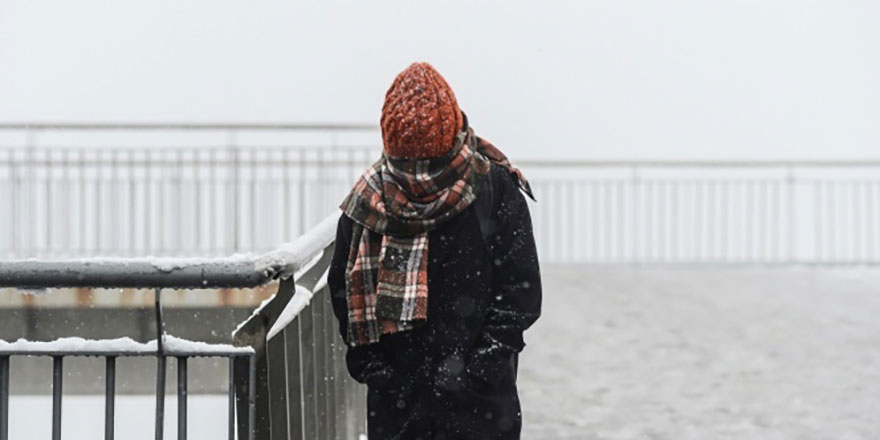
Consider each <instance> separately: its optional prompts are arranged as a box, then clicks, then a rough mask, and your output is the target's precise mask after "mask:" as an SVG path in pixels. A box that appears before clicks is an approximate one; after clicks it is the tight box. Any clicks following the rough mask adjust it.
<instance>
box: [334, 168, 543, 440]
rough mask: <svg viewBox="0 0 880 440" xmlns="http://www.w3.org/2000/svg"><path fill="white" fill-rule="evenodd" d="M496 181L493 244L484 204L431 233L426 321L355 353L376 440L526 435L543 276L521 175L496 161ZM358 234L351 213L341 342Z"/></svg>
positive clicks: (339, 269) (344, 221) (353, 365)
mask: <svg viewBox="0 0 880 440" xmlns="http://www.w3.org/2000/svg"><path fill="white" fill-rule="evenodd" d="M488 184H490V185H492V189H493V192H494V194H493V195H492V197H491V200H492V201H493V202H494V206H493V207H491V210H489V211H487V212H489V213H491V212H494V213H495V214H496V216H495V218H494V221H495V222H496V227H495V234H494V235H493V236H492V237H491V238H489V237H484V236H483V234H482V233H481V229H480V225H479V223H478V213H477V211H478V210H477V208H476V206H475V205H476V203H475V204H472V205H471V206H470V207H468V208H467V209H466V210H464V211H463V212H462V213H461V214H459V215H458V216H456V217H455V218H453V219H451V220H449V221H447V222H446V223H444V224H442V225H441V226H440V227H438V228H437V229H435V230H433V231H431V232H430V233H429V236H428V243H429V246H428V319H427V323H426V324H424V325H422V326H420V327H417V328H415V329H413V330H410V331H404V332H399V333H394V334H389V335H383V336H382V337H381V339H380V341H379V342H377V343H374V344H369V345H363V346H356V347H349V348H348V353H347V356H346V360H347V364H348V370H349V372H350V374H351V375H352V377H354V379H355V380H357V381H358V382H361V383H366V384H367V385H368V394H367V407H368V414H369V416H368V423H367V425H368V433H369V438H370V440H392V439H393V440H419V439H421V440H429V439H430V440H435V439H444V440H454V439H461V440H464V439H468V440H471V439H472V440H477V439H479V440H486V439H518V438H519V432H520V427H521V424H522V422H521V420H522V418H521V413H520V405H519V399H518V396H517V389H516V368H517V367H516V365H517V354H518V353H519V352H520V351H521V350H522V349H523V347H524V346H525V344H524V342H523V331H524V330H525V329H526V328H528V327H529V326H530V325H531V324H532V323H534V322H535V320H536V319H538V316H539V315H540V308H541V277H540V273H539V269H538V258H537V252H536V249H535V241H534V237H533V235H532V225H531V219H530V217H529V211H528V206H527V205H526V201H525V198H524V197H523V195H522V194H521V193H520V191H519V190H518V188H517V185H516V182H515V180H514V178H513V176H512V175H510V174H509V173H508V172H507V171H506V170H505V169H504V168H501V167H500V166H497V165H495V164H493V165H492V170H491V171H490V173H489V181H488ZM478 196H479V195H478ZM487 200H488V199H487ZM351 232H352V220H351V219H349V218H348V217H346V216H345V215H343V216H342V218H340V219H339V226H338V229H337V236H336V248H335V252H334V255H333V260H332V262H331V265H330V271H329V274H328V284H329V287H330V291H331V296H332V302H333V309H334V312H335V314H336V317H337V319H338V320H339V330H340V333H341V334H342V335H343V337H345V335H346V334H347V319H348V307H347V302H346V294H345V270H346V263H347V258H348V253H349V246H350V245H351Z"/></svg>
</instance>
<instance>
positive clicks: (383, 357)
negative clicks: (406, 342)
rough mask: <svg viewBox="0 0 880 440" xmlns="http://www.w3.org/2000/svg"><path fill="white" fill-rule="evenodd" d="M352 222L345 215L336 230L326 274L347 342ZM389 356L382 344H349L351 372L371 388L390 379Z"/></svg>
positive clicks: (332, 299) (343, 336)
mask: <svg viewBox="0 0 880 440" xmlns="http://www.w3.org/2000/svg"><path fill="white" fill-rule="evenodd" d="M352 223H353V222H352V220H351V219H349V218H348V217H346V216H345V215H344V214H343V215H342V216H341V217H340V219H339V223H338V225H337V227H336V244H335V246H334V249H333V258H332V259H331V260H330V269H329V271H328V273H327V285H328V287H329V288H330V298H331V302H332V304H333V313H334V314H335V315H336V319H337V320H338V321H339V334H341V335H342V339H343V340H346V339H347V336H348V300H347V296H346V293H345V271H346V270H347V266H348V253H349V248H350V247H351V229H352ZM387 359H388V356H387V354H386V353H385V352H384V350H383V349H382V346H381V345H380V344H378V343H377V344H369V345H359V346H354V347H352V346H350V345H347V352H346V355H345V361H346V364H347V366H348V372H349V374H351V377H353V378H354V379H355V380H356V381H358V382H360V383H366V384H368V385H370V386H381V385H383V384H384V383H385V382H387V381H388V379H390V378H391V373H392V370H391V366H390V364H389V363H388V362H387Z"/></svg>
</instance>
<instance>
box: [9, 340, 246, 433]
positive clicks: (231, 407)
mask: <svg viewBox="0 0 880 440" xmlns="http://www.w3.org/2000/svg"><path fill="white" fill-rule="evenodd" d="M227 393H228V394H229V404H228V405H229V408H228V409H227V410H228V412H229V414H228V415H227V417H228V419H227V425H228V430H229V434H228V437H229V439H228V440H235V358H234V357H231V356H230V357H229V390H228V392H227ZM0 440H2V439H0Z"/></svg>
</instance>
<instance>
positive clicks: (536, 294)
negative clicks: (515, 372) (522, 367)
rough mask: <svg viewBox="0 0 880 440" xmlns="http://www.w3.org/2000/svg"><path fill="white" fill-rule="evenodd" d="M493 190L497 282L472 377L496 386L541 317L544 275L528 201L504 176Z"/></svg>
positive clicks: (492, 247) (470, 368) (473, 359)
mask: <svg viewBox="0 0 880 440" xmlns="http://www.w3.org/2000/svg"><path fill="white" fill-rule="evenodd" d="M503 174H504V175H503V176H497V177H498V179H497V180H499V181H501V184H499V185H497V186H495V188H496V194H497V196H496V197H497V198H498V199H499V200H498V201H497V202H496V209H497V217H496V221H497V224H498V228H497V231H496V235H495V236H494V237H493V238H492V240H491V241H490V246H489V251H490V252H489V253H490V256H491V258H493V263H494V270H493V272H494V273H493V282H492V292H491V295H492V296H491V299H490V303H489V307H488V308H487V312H486V318H485V322H484V327H483V332H482V333H481V336H480V339H479V340H478V341H477V343H476V346H475V347H474V349H473V350H472V352H471V360H470V361H469V362H468V367H467V370H468V373H470V374H471V375H474V376H476V377H477V378H479V379H481V380H483V381H485V382H487V383H489V384H496V383H497V380H499V378H500V377H501V376H502V375H503V372H504V370H505V369H506V368H509V366H510V363H511V362H512V360H513V359H512V357H513V356H514V355H515V354H516V353H519V352H520V351H522V349H523V348H524V347H525V342H524V341H523V332H524V331H525V330H526V329H527V328H529V326H531V325H532V324H533V323H534V322H535V321H536V320H537V319H538V317H539V316H540V315H541V274H540V269H539V266H538V252H537V248H536V246H535V238H534V235H533V233H532V221H531V217H530V215H529V207H528V205H527V204H526V199H525V197H523V195H522V193H521V192H520V191H519V189H518V188H517V186H516V183H515V182H514V180H513V178H512V176H510V175H509V174H508V173H507V172H506V171H504V172H503Z"/></svg>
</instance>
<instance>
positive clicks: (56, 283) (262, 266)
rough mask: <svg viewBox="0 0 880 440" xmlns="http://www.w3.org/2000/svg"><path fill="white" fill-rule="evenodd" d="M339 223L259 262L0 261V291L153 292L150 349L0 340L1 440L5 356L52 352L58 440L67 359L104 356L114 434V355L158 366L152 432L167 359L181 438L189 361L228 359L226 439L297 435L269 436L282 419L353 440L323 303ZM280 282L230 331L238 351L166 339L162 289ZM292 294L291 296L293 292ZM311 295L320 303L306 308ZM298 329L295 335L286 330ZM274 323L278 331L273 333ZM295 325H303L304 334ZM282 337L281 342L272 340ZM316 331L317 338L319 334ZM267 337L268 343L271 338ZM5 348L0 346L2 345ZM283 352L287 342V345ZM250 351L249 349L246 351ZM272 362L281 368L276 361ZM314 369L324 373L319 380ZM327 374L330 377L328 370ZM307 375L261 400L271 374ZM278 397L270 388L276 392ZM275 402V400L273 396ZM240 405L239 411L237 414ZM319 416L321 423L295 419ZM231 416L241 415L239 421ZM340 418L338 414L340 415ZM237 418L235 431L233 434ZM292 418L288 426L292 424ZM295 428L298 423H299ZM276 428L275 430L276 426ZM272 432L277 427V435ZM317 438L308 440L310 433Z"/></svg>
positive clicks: (337, 349) (361, 406)
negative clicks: (174, 379) (149, 359)
mask: <svg viewBox="0 0 880 440" xmlns="http://www.w3.org/2000/svg"><path fill="white" fill-rule="evenodd" d="M335 221H336V217H335V216H334V217H332V218H327V219H325V220H324V221H322V222H321V223H319V225H318V226H317V227H316V228H315V229H313V230H312V231H310V232H309V233H306V234H304V235H303V236H301V237H300V238H299V239H297V240H296V241H295V242H293V243H292V244H290V245H286V246H284V247H282V248H280V249H278V250H276V251H273V252H271V253H268V254H265V255H263V256H261V257H256V258H254V257H243V256H238V257H228V258H216V259H158V258H149V259H137V258H120V259H99V260H68V261H36V260H23V261H10V262H4V263H3V264H2V265H0V286H6V287H17V288H28V289H30V288H54V287H114V288H117V287H155V288H156V299H155V310H156V323H157V326H156V327H157V338H156V341H155V342H154V343H148V344H138V343H134V342H131V341H130V342H129V343H127V344H124V347H122V348H120V346H119V341H90V342H86V343H85V344H80V345H78V346H72V345H70V344H66V342H67V341H66V340H64V339H62V340H59V341H54V342H46V343H35V342H28V341H21V340H20V341H18V342H15V343H8V342H7V343H3V344H0V440H7V438H8V428H9V423H8V415H9V405H10V403H9V394H10V392H9V380H10V379H9V375H10V374H9V365H10V357H11V356H51V357H52V358H53V387H52V393H53V413H52V414H53V416H52V420H53V422H52V433H53V434H52V436H53V439H61V438H62V437H61V435H62V432H61V401H62V397H63V393H62V378H63V374H62V373H63V360H64V358H65V357H67V356H100V357H104V358H105V359H106V364H105V365H106V373H107V375H106V394H105V405H106V414H105V438H108V439H112V438H113V437H114V420H115V410H114V408H115V377H116V358H117V357H121V356H154V357H156V359H157V369H156V412H155V426H156V431H155V435H156V438H157V439H161V438H162V436H163V432H164V412H165V410H164V407H165V405H164V401H165V380H166V378H165V371H166V360H167V358H169V357H173V358H176V359H177V360H178V369H177V371H178V387H177V392H178V438H179V439H185V438H186V433H187V417H186V416H187V405H186V398H187V359H189V358H191V357H203V356H208V357H226V358H228V359H229V360H230V369H229V419H228V423H229V438H230V439H234V438H236V435H237V436H238V437H237V438H240V439H245V438H248V439H255V438H259V439H265V438H298V437H294V436H290V437H280V436H277V435H273V436H272V437H269V436H268V433H267V432H265V431H264V428H263V427H264V426H270V424H272V423H273V421H274V422H275V424H274V425H271V426H276V425H277V426H280V425H278V423H279V420H281V419H282V418H284V420H286V422H285V425H286V426H287V427H288V429H290V427H293V428H295V429H300V430H301V431H302V432H312V431H310V430H311V429H313V428H311V427H312V426H319V427H320V429H321V431H318V432H322V433H333V436H326V435H324V436H322V437H320V438H342V437H341V436H342V435H343V434H345V435H347V437H346V438H351V437H352V436H355V435H356V434H360V433H362V432H363V431H364V428H365V405H366V401H365V396H364V392H363V389H362V388H360V387H359V386H357V385H356V384H355V383H354V382H353V381H352V380H351V379H350V378H348V375H347V374H344V373H345V370H344V362H343V357H342V356H341V353H342V352H341V350H343V349H344V346H343V345H342V344H341V343H337V341H336V339H339V336H338V332H336V331H335V329H334V320H335V319H334V318H333V314H332V312H331V311H330V310H329V308H328V307H329V304H326V303H327V302H328V301H329V298H326V292H325V291H326V281H325V278H324V276H325V273H326V270H327V265H328V258H329V257H328V255H329V249H330V248H331V246H332V243H333V239H334V237H335V233H334V232H335V231H334V226H335ZM276 279H278V280H281V282H280V284H279V291H278V293H277V294H276V295H275V296H274V297H273V298H272V299H271V300H270V301H267V303H266V304H265V305H264V306H263V307H261V308H260V309H259V310H258V311H257V312H255V314H254V315H253V317H252V318H251V319H249V320H248V321H247V322H245V323H243V324H242V325H241V326H240V328H239V330H238V331H236V335H235V338H234V341H235V342H236V345H239V346H240V347H244V348H236V347H231V346H225V345H208V344H202V343H192V342H189V341H182V340H178V339H176V338H175V339H169V337H167V336H166V335H165V331H164V324H163V319H162V303H161V288H163V287H174V288H200V289H201V288H229V287H254V286H258V285H262V284H266V283H268V282H270V281H272V280H276ZM294 292H296V293H295V294H294ZM313 296H315V297H316V298H317V299H319V300H321V301H319V302H317V303H315V304H314V305H312V306H308V301H309V299H311V298H312V297H313ZM291 325H296V327H297V332H294V331H293V330H292V328H291V329H288V327H289V326H291ZM272 326H275V330H273V327H272ZM299 329H305V330H303V331H300V330H299ZM276 334H280V337H278V336H276ZM294 335H313V337H312V338H311V339H300V340H299V344H298V345H297V346H296V348H297V349H298V350H299V351H297V352H295V353H293V352H291V353H288V354H285V355H284V356H283V357H279V356H278V355H277V354H276V353H275V351H274V349H270V348H271V347H273V346H275V345H276V343H275V342H273V341H286V340H288V339H290V338H292V337H293V336H294ZM316 335H320V336H316ZM267 341H268V342H267ZM0 342H3V341H0ZM284 346H285V347H287V346H290V344H284ZM251 347H252V348H251ZM278 362H281V363H280V364H279V363H278ZM318 372H320V373H321V374H322V375H321V376H318V375H317V374H318ZM328 372H332V373H333V374H327V373H328ZM279 375H283V376H284V377H285V380H286V378H287V377H291V378H294V377H300V378H307V379H308V380H304V381H299V382H296V383H294V382H286V381H285V387H284V391H285V394H284V402H285V404H284V405H272V406H271V407H269V406H268V405H267V404H266V403H267V401H266V398H267V396H268V394H267V392H268V391H267V390H268V389H267V388H266V387H267V386H269V385H275V384H276V383H277V379H276V377H278V376H279ZM273 393H274V391H273ZM274 398H275V399H278V397H277V396H275V397H274ZM236 407H237V411H236V410H235V408H236ZM304 413H308V414H320V417H321V418H322V421H323V422H320V423H318V424H317V425H315V424H311V423H310V421H309V420H304V419H303V418H302V417H301V415H302V414H304ZM236 414H237V417H236ZM340 415H344V416H340ZM236 419H237V429H236ZM288 421H289V422H288ZM294 423H299V424H302V427H299V425H296V424H294ZM273 430H275V428H273ZM273 432H274V431H273ZM313 438H314V437H313Z"/></svg>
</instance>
